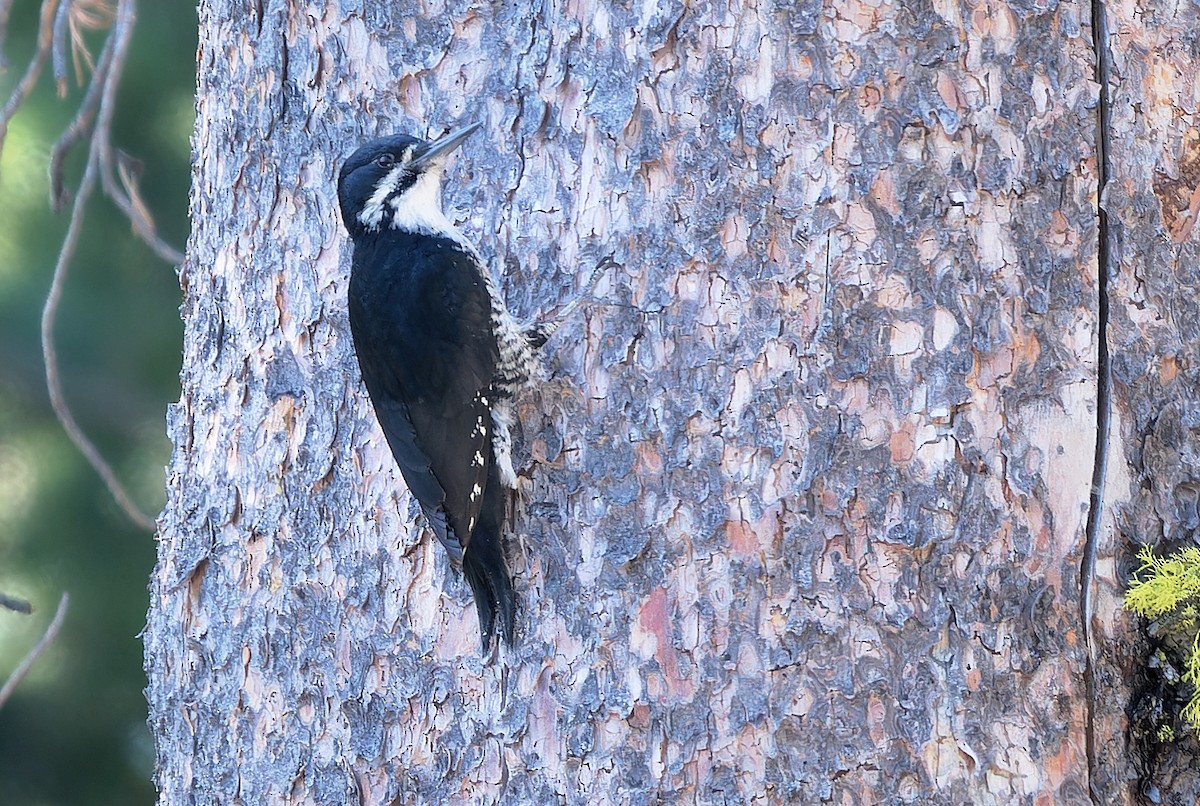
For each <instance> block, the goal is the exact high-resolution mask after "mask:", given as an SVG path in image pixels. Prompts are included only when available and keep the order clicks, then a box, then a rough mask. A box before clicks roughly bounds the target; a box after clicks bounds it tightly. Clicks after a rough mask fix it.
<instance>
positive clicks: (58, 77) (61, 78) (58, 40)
mask: <svg viewBox="0 0 1200 806" xmlns="http://www.w3.org/2000/svg"><path fill="white" fill-rule="evenodd" d="M73 3H74V0H62V3H61V5H59V7H58V13H57V14H55V15H54V31H53V33H52V34H51V36H50V40H51V48H50V69H51V71H52V72H53V73H54V86H55V87H56V88H57V89H58V97H59V98H66V97H67V34H68V33H69V32H70V27H69V23H70V18H71V6H72V4H73Z"/></svg>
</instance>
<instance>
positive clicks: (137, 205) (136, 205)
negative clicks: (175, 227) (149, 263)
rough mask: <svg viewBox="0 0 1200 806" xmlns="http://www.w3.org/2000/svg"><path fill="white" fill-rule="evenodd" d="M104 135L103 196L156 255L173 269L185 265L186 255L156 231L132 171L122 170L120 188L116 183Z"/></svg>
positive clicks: (110, 153) (110, 150)
mask: <svg viewBox="0 0 1200 806" xmlns="http://www.w3.org/2000/svg"><path fill="white" fill-rule="evenodd" d="M107 140H108V138H107V136H105V144H104V148H102V149H101V150H100V162H101V165H102V166H103V170H101V172H100V180H101V182H102V185H103V187H104V194H105V195H106V196H108V198H110V199H112V202H113V204H115V205H117V207H119V208H121V212H123V213H124V214H125V217H126V218H128V219H129V223H130V224H132V225H133V231H134V232H135V233H137V236H138V237H139V238H141V239H142V240H143V241H145V242H146V245H147V246H149V247H150V248H151V249H152V250H153V251H154V254H156V255H158V256H159V257H160V258H162V259H163V260H165V261H166V262H168V263H170V264H171V265H172V266H178V265H179V264H180V263H182V262H183V253H182V252H180V251H179V250H178V249H176V248H175V247H173V246H171V245H170V244H168V243H167V242H166V241H164V240H163V239H162V238H160V237H159V236H158V233H157V232H156V231H155V227H154V219H153V218H151V217H150V212H149V210H147V209H146V205H145V204H143V203H142V200H141V198H140V196H139V195H138V191H137V185H136V184H134V178H133V175H132V173H131V172H130V171H128V170H124V169H123V167H122V169H120V175H121V185H123V186H124V189H122V187H120V186H118V184H117V180H116V178H115V177H114V175H113V158H112V153H113V150H112V147H111V146H110V145H109V144H108V142H107Z"/></svg>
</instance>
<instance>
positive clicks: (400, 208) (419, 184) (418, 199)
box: [372, 167, 462, 240]
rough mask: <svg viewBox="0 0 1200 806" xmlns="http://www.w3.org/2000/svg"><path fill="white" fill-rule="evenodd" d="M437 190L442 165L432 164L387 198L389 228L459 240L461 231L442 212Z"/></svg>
mask: <svg viewBox="0 0 1200 806" xmlns="http://www.w3.org/2000/svg"><path fill="white" fill-rule="evenodd" d="M441 191H442V169H441V168H440V167H434V168H429V169H428V170H426V171H425V172H424V173H422V174H421V175H420V176H419V177H418V178H417V181H416V183H415V184H413V186H412V187H410V188H409V189H408V190H406V191H405V192H404V193H402V194H401V195H399V196H393V197H392V198H391V199H388V204H390V205H391V206H392V229H398V230H403V231H404V232H424V233H428V234H430V235H446V236H448V237H451V238H454V239H455V240H462V235H461V234H459V232H458V230H457V229H455V227H454V225H453V224H451V223H450V220H449V219H448V218H446V214H445V213H443V212H442V203H441V199H440V198H439V197H440V195H441ZM372 198H374V197H372Z"/></svg>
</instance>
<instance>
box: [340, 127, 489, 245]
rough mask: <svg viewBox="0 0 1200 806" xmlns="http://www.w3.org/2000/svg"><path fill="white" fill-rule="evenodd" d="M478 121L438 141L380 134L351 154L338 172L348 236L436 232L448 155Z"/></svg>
mask: <svg viewBox="0 0 1200 806" xmlns="http://www.w3.org/2000/svg"><path fill="white" fill-rule="evenodd" d="M478 128H479V124H478V123H473V124H471V125H470V126H464V127H463V128H461V129H456V130H455V131H452V132H450V133H449V134H447V135H445V136H444V137H440V138H438V139H437V140H418V139H417V138H415V137H409V136H408V135H406V134H396V135H392V136H391V137H381V138H379V139H378V140H372V141H371V142H369V143H367V144H366V145H363V146H361V147H360V148H359V149H358V150H357V151H355V152H354V153H353V154H351V155H350V157H349V159H347V160H346V162H345V163H344V164H343V165H342V170H341V171H340V172H339V174H338V203H339V205H340V206H341V209H342V223H344V224H345V225H346V229H347V231H349V233H350V235H351V236H352V237H358V236H360V235H363V234H365V233H368V232H378V231H379V230H380V229H383V228H387V227H391V228H394V229H400V230H408V231H414V232H415V231H422V230H431V229H433V230H437V229H439V228H440V226H439V225H440V223H441V221H442V220H444V218H445V217H444V216H443V215H442V212H441V204H440V202H439V200H438V191H439V190H440V188H441V179H442V169H443V168H444V167H445V164H446V160H447V158H448V157H449V155H450V154H451V153H452V152H453V151H454V149H456V148H458V146H459V145H461V144H462V142H463V141H464V140H466V139H467V137H469V136H470V135H471V134H472V133H473V132H474V131H475V130H476V129H478Z"/></svg>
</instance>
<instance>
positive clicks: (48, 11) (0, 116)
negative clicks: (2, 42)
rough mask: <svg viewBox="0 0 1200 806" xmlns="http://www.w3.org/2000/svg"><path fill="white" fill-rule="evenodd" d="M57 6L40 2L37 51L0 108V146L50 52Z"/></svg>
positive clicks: (50, 0)
mask: <svg viewBox="0 0 1200 806" xmlns="http://www.w3.org/2000/svg"><path fill="white" fill-rule="evenodd" d="M57 7H58V0H43V2H42V19H41V22H40V23H39V25H38V38H37V51H36V52H35V53H34V54H33V58H32V59H30V60H29V67H27V68H26V69H25V75H23V76H21V80H20V81H18V82H17V86H16V87H15V88H14V89H13V91H12V95H10V96H8V101H6V102H5V104H4V107H3V108H2V109H0V148H2V147H3V146H4V137H5V135H6V134H8V122H9V121H10V120H12V116H13V115H15V114H16V113H17V109H18V108H20V106H21V104H22V103H23V102H24V100H25V96H26V95H28V94H29V91H30V90H32V89H33V85H34V84H36V83H37V80H38V76H39V75H41V73H42V67H43V66H44V65H45V64H46V56H47V55H48V54H49V53H50V40H51V39H52V36H51V34H52V31H53V28H54V12H55V10H56V9H57Z"/></svg>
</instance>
